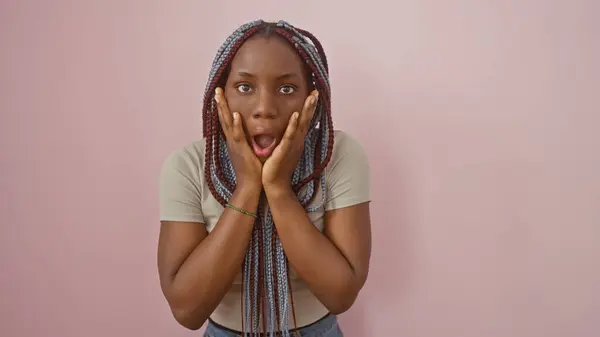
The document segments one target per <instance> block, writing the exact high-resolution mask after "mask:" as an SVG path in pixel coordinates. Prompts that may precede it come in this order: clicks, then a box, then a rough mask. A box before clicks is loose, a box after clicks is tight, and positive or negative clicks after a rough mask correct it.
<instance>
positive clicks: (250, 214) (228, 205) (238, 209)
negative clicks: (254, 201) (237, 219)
mask: <svg viewBox="0 0 600 337" xmlns="http://www.w3.org/2000/svg"><path fill="white" fill-rule="evenodd" d="M226 206H227V207H229V208H231V209H232V210H235V211H238V212H240V213H242V214H246V215H249V216H251V217H253V218H256V217H257V216H256V214H255V213H252V212H248V211H244V210H243V209H241V208H237V207H235V206H233V205H232V204H227V205H226Z"/></svg>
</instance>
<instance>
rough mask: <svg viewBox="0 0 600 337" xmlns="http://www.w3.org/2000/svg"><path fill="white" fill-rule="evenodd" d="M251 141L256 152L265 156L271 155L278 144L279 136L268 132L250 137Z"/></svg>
mask: <svg viewBox="0 0 600 337" xmlns="http://www.w3.org/2000/svg"><path fill="white" fill-rule="evenodd" d="M250 142H251V143H252V149H253V150H254V153H255V154H256V155H257V156H258V157H263V158H264V157H268V156H270V155H271V153H273V150H275V146H277V138H275V137H273V136H271V135H267V134H261V135H255V136H253V137H251V138H250Z"/></svg>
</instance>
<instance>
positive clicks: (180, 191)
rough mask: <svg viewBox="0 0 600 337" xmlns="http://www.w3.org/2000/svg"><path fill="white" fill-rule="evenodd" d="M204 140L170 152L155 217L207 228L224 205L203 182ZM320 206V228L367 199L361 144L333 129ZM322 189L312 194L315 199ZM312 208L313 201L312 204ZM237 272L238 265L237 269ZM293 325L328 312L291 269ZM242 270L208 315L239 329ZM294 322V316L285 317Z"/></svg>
mask: <svg viewBox="0 0 600 337" xmlns="http://www.w3.org/2000/svg"><path fill="white" fill-rule="evenodd" d="M204 149H205V140H204V139H202V140H199V141H196V142H193V143H191V144H189V145H187V146H185V147H183V148H181V149H178V150H176V151H174V152H173V153H172V154H171V155H170V156H169V157H168V158H167V159H166V161H165V162H164V164H163V167H162V171H161V175H160V187H159V190H160V192H159V196H160V220H161V221H183V222H197V223H199V224H204V225H205V226H206V230H207V231H208V232H210V231H211V230H212V229H213V228H214V226H215V225H216V223H217V221H218V219H219V216H220V215H221V213H222V212H223V207H222V206H221V205H220V204H219V203H218V202H217V200H216V199H215V198H214V197H213V196H212V194H211V192H210V190H209V189H208V186H207V184H206V183H205V180H204V165H205V160H204V154H205V152H204ZM325 181H326V188H327V193H326V199H325V207H324V208H325V209H324V210H323V209H322V208H321V209H320V210H318V211H315V212H310V213H309V214H308V215H309V218H310V219H311V221H312V222H313V224H314V225H315V226H316V227H317V228H318V229H319V230H320V231H323V226H324V223H323V222H324V219H325V217H324V216H325V212H326V211H329V210H333V209H337V208H343V207H348V206H352V205H356V204H359V203H363V202H369V201H370V190H369V189H370V168H369V163H368V159H367V156H366V154H365V151H364V149H363V147H362V146H361V145H360V144H359V143H358V142H357V141H356V140H355V139H354V138H352V137H351V136H350V135H349V134H347V133H345V132H343V131H339V130H336V131H335V135H334V147H333V153H332V157H331V161H330V162H329V164H328V166H327V167H326V168H325ZM321 200H322V199H321V191H320V187H319V188H318V189H317V195H316V196H315V198H313V205H314V204H316V203H318V202H320V201H321ZM311 206H312V205H311ZM240 270H241V267H240ZM290 278H291V285H292V292H293V296H294V309H295V313H296V323H297V326H298V327H301V326H304V325H308V324H310V323H313V322H314V321H316V320H318V319H319V318H321V317H323V316H325V315H326V314H327V312H328V311H327V309H326V308H325V307H324V306H323V304H321V302H320V301H319V300H318V299H317V298H316V297H315V296H314V295H313V294H312V293H311V292H310V290H309V289H308V287H307V286H306V284H305V283H304V282H303V281H302V280H301V279H300V278H299V277H298V276H297V274H296V273H294V272H293V270H292V271H291V273H290ZM241 284H242V278H241V271H240V274H238V276H237V277H236V279H235V281H234V283H233V285H232V287H231V289H230V290H229V292H228V293H227V294H226V295H225V297H224V298H223V300H222V301H221V303H220V304H219V305H218V306H217V308H216V309H215V311H214V312H213V313H212V315H211V318H212V319H213V320H214V321H215V322H217V323H219V324H221V325H223V326H226V327H228V328H230V329H234V330H238V331H240V330H241V329H242V317H241V305H242V303H241V294H240V292H241V291H242V290H241V289H242V288H241ZM290 322H293V320H290Z"/></svg>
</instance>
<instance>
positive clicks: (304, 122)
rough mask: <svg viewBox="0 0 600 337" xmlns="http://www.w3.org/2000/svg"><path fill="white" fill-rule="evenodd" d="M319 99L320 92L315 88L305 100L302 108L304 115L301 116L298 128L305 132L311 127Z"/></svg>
mask: <svg viewBox="0 0 600 337" xmlns="http://www.w3.org/2000/svg"><path fill="white" fill-rule="evenodd" d="M318 99H319V92H318V91H316V90H314V91H313V92H312V93H311V94H310V95H309V96H308V97H307V98H306V101H305V102H304V107H303V108H302V115H301V117H300V122H299V127H298V129H299V130H300V132H302V133H303V134H306V132H308V128H309V127H310V122H311V121H312V118H313V116H314V114H315V109H316V107H317V102H318Z"/></svg>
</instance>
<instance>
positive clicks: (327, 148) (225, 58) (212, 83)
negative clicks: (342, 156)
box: [202, 20, 334, 336]
mask: <svg viewBox="0 0 600 337" xmlns="http://www.w3.org/2000/svg"><path fill="white" fill-rule="evenodd" d="M258 35H262V36H278V37H280V38H282V39H283V40H284V41H287V42H289V43H290V44H291V45H292V46H293V47H294V48H295V49H296V51H297V52H298V54H299V55H300V57H301V59H302V60H304V61H305V68H306V71H307V73H308V74H309V75H310V76H309V77H308V78H309V81H310V79H312V83H311V84H312V86H313V87H314V89H317V90H318V91H319V101H318V104H317V107H316V109H315V113H314V116H313V119H312V121H311V124H310V127H309V131H308V133H307V135H306V137H305V142H304V151H303V153H302V156H301V158H300V160H299V162H298V165H297V167H296V169H295V171H294V172H293V175H292V182H291V183H292V187H293V189H294V191H295V193H296V195H297V197H298V200H299V201H300V203H301V204H302V205H303V206H304V208H305V210H306V211H307V212H310V211H314V210H317V209H321V208H322V207H323V206H324V201H325V191H326V189H325V175H324V173H323V171H324V168H325V167H326V166H327V164H328V163H329V160H330V158H331V153H332V149H333V140H334V136H333V135H334V133H333V123H332V119H331V89H330V85H329V68H328V65H327V58H326V56H325V52H324V50H323V47H322V46H321V43H320V42H319V41H318V40H317V38H315V37H314V36H313V35H312V34H311V33H309V32H307V31H305V30H302V29H299V28H296V27H293V26H292V25H290V24H289V23H287V22H285V21H279V22H277V23H270V22H265V21H262V20H257V21H252V22H249V23H246V24H244V25H242V26H241V27H239V28H238V29H237V30H236V31H234V32H233V34H231V35H230V36H229V37H228V38H227V39H226V40H225V42H224V43H223V44H222V46H221V47H220V48H219V50H218V51H217V54H216V56H215V58H214V61H213V64H212V68H211V71H210V74H209V78H208V83H207V85H206V89H205V93H204V105H203V110H202V122H203V135H204V137H205V139H206V153H205V158H206V168H205V181H206V182H207V185H208V187H209V189H210V191H211V193H212V195H213V196H214V197H215V199H216V200H217V201H218V202H219V203H220V204H221V205H223V206H225V205H226V204H227V202H228V200H229V199H230V198H231V196H232V194H233V191H234V190H235V187H236V176H235V171H234V169H233V166H232V163H231V160H230V158H229V152H228V148H227V143H226V139H225V136H224V133H223V130H222V128H221V124H220V122H219V118H218V115H217V107H216V105H215V103H214V102H215V101H214V93H215V89H216V88H217V87H218V86H222V85H223V84H224V82H226V80H227V76H228V75H229V74H228V72H229V69H230V64H231V61H232V59H233V57H234V56H235V54H236V52H237V50H238V49H239V48H240V46H241V45H242V44H243V43H244V42H245V41H246V40H247V39H249V38H250V37H252V36H258ZM318 188H320V189H321V198H320V199H321V200H320V201H319V202H318V203H317V205H315V206H312V207H310V206H309V203H310V202H311V201H312V200H313V199H314V197H315V196H317V190H318ZM258 209H259V211H258V216H257V218H256V220H255V223H254V227H253V230H252V234H251V237H250V242H249V245H248V250H247V252H246V256H245V259H244V263H243V267H242V279H243V284H242V327H243V328H242V330H245V331H243V332H244V334H246V333H249V334H250V335H251V336H254V335H258V333H259V324H260V323H262V328H263V329H262V330H263V331H264V332H265V333H268V335H269V336H272V334H271V333H274V332H276V331H280V332H281V334H282V336H289V330H290V329H291V326H290V322H289V315H290V310H291V314H292V316H293V319H294V328H295V327H296V324H295V313H294V304H293V296H292V291H291V283H290V278H289V268H288V260H287V257H286V255H285V253H284V251H283V246H282V244H281V241H280V239H279V236H278V234H277V229H276V227H275V224H274V223H273V218H272V215H271V212H270V209H269V207H268V204H267V203H266V200H265V198H261V201H260V203H259V207H258ZM261 309H262V311H261ZM261 312H262V314H261ZM259 317H261V318H262V319H259Z"/></svg>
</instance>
